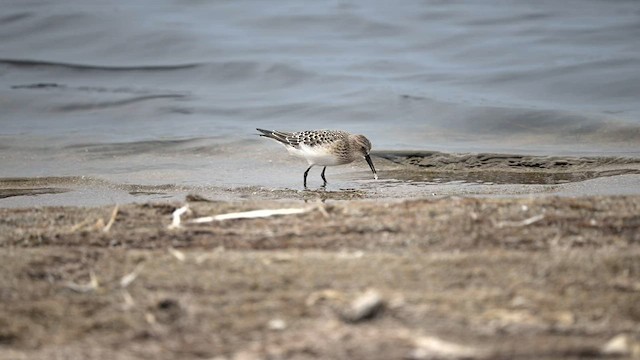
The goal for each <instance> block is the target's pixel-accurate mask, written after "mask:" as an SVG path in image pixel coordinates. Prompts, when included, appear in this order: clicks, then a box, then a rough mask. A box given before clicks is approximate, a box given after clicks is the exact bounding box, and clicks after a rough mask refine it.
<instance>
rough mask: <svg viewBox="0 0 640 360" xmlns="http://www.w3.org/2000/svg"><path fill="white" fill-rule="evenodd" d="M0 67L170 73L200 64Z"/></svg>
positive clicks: (19, 62) (12, 62)
mask: <svg viewBox="0 0 640 360" xmlns="http://www.w3.org/2000/svg"><path fill="white" fill-rule="evenodd" d="M0 65H9V66H14V67H21V68H33V67H51V68H64V69H71V70H78V71H82V70H99V71H172V70H184V69H193V68H196V67H198V66H201V65H202V64H198V63H191V64H174V65H139V66H106V65H93V64H80V63H67V62H55V61H45V60H30V59H0Z"/></svg>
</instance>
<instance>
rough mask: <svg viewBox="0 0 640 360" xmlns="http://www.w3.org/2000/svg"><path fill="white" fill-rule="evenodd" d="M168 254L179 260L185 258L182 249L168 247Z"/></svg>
mask: <svg viewBox="0 0 640 360" xmlns="http://www.w3.org/2000/svg"><path fill="white" fill-rule="evenodd" d="M169 254H171V255H173V257H174V258H176V259H178V260H179V261H185V260H186V258H187V257H186V256H185V255H184V253H183V252H182V251H180V250H176V249H174V248H172V247H170V248H169Z"/></svg>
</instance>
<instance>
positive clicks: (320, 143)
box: [256, 129, 378, 189]
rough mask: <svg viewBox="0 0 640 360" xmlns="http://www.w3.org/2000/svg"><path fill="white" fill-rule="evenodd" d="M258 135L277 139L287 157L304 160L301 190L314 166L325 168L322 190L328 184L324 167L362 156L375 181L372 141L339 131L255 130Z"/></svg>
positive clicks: (348, 161)
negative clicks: (305, 168)
mask: <svg viewBox="0 0 640 360" xmlns="http://www.w3.org/2000/svg"><path fill="white" fill-rule="evenodd" d="M256 130H258V131H260V132H261V133H262V134H259V135H260V136H264V137H267V138H269V139H273V140H276V141H277V142H279V143H281V144H283V145H284V147H285V148H286V149H287V151H289V153H290V154H292V155H295V156H299V157H302V158H305V159H306V160H307V162H308V163H309V167H308V168H307V170H306V171H305V172H304V188H305V189H306V188H307V174H309V170H311V168H312V167H314V166H315V165H319V166H324V168H323V169H322V174H321V175H320V176H321V177H322V181H324V184H322V187H325V186H326V185H327V179H326V178H325V177H324V172H325V170H327V166H335V165H344V164H349V163H351V162H353V161H354V160H356V159H358V158H361V157H363V158H364V159H365V160H367V163H368V164H369V167H370V168H371V171H373V178H374V179H376V180H378V173H376V169H375V167H373V162H371V157H369V152H370V151H371V142H370V141H369V139H367V138H366V137H364V135H352V134H349V133H348V132H346V131H339V130H312V131H300V132H286V131H275V130H264V129H256Z"/></svg>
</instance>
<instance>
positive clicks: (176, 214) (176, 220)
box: [168, 205, 189, 229]
mask: <svg viewBox="0 0 640 360" xmlns="http://www.w3.org/2000/svg"><path fill="white" fill-rule="evenodd" d="M187 211H189V205H185V206H183V207H181V208H178V209H175V210H174V211H173V213H172V214H171V217H172V220H171V225H169V226H168V228H169V229H178V228H180V216H182V214H184V213H186V212H187Z"/></svg>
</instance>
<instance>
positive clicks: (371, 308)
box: [342, 289, 385, 323]
mask: <svg viewBox="0 0 640 360" xmlns="http://www.w3.org/2000/svg"><path fill="white" fill-rule="evenodd" d="M384 307H385V304H384V300H383V298H382V296H381V295H380V293H379V292H378V291H377V290H373V289H369V290H367V291H365V292H364V293H363V294H361V295H360V296H358V297H357V298H355V299H354V300H353V301H352V302H351V304H350V305H349V307H348V308H347V309H346V310H345V311H344V312H343V313H342V319H343V320H345V321H347V322H353V323H355V322H360V321H363V320H369V319H372V318H374V317H375V316H376V315H378V314H379V313H380V312H381V310H383V309H384Z"/></svg>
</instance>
